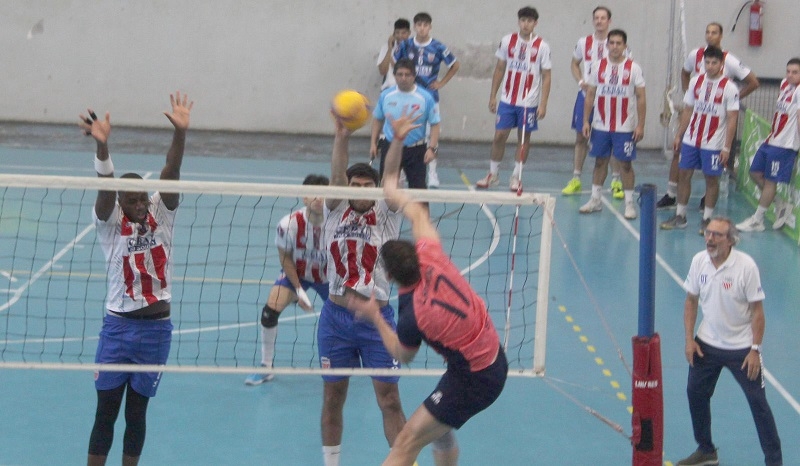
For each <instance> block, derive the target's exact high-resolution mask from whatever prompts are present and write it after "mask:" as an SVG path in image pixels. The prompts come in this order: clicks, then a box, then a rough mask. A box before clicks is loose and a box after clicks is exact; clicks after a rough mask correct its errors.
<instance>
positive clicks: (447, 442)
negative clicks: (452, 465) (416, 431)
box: [433, 429, 458, 451]
mask: <svg viewBox="0 0 800 466" xmlns="http://www.w3.org/2000/svg"><path fill="white" fill-rule="evenodd" d="M457 447H458V441H457V440H456V435H455V434H454V433H453V430H452V429H450V430H449V431H448V432H447V433H446V434H444V435H442V436H441V437H439V438H437V439H436V440H434V441H433V450H434V451H450V450H453V449H455V448H457Z"/></svg>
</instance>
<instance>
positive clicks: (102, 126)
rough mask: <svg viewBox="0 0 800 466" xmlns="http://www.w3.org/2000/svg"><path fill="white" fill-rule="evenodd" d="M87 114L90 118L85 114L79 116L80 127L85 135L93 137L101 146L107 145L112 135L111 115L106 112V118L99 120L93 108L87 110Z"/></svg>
mask: <svg viewBox="0 0 800 466" xmlns="http://www.w3.org/2000/svg"><path fill="white" fill-rule="evenodd" d="M86 113H87V114H88V116H86V115H84V114H83V113H81V114H80V115H78V117H79V118H80V119H81V121H80V123H78V126H79V127H80V129H81V130H83V134H85V135H87V136H91V137H93V138H94V139H95V140H96V141H97V142H98V143H100V144H106V143H107V142H108V135H109V134H111V114H110V113H108V112H106V118H105V119H104V120H98V119H97V115H96V114H95V113H94V111H93V110H92V109H91V108H87V109H86Z"/></svg>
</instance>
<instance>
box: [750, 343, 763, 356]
mask: <svg viewBox="0 0 800 466" xmlns="http://www.w3.org/2000/svg"><path fill="white" fill-rule="evenodd" d="M750 351H755V352H757V353H758V354H761V345H753V346H751V347H750Z"/></svg>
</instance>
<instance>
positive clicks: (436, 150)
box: [428, 146, 439, 154]
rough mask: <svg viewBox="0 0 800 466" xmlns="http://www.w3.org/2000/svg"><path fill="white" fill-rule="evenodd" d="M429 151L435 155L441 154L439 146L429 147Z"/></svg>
mask: <svg viewBox="0 0 800 466" xmlns="http://www.w3.org/2000/svg"><path fill="white" fill-rule="evenodd" d="M428 149H430V150H432V151H433V153H434V154H438V153H439V146H428Z"/></svg>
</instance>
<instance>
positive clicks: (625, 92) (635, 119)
mask: <svg viewBox="0 0 800 466" xmlns="http://www.w3.org/2000/svg"><path fill="white" fill-rule="evenodd" d="M627 44H628V35H627V34H626V33H625V31H623V30H621V29H614V30H613V31H611V32H609V33H608V39H607V47H608V57H606V58H603V59H601V60H600V61H597V62H595V63H593V64H592V69H591V71H590V72H589V75H588V77H587V80H588V81H589V82H588V87H587V90H586V102H585V104H584V107H583V108H584V112H583V135H584V136H585V137H586V138H591V147H592V149H591V154H590V155H591V156H592V157H594V174H593V177H592V196H591V199H589V202H587V203H586V204H584V205H583V206H582V207H581V208H580V209H579V212H580V213H582V214H589V213H592V212H598V211H600V210H601V209H602V208H603V203H602V201H601V190H602V188H603V183H604V182H605V180H606V176H607V174H608V162H609V159H610V158H612V156H613V158H614V159H616V160H617V162H618V163H619V166H620V171H621V175H622V188H623V192H624V195H625V218H626V219H628V220H632V219H634V218H636V215H637V214H636V207H635V206H634V200H633V186H634V184H635V175H634V170H633V161H634V160H636V143H638V142H639V141H641V140H642V138H643V137H644V123H645V118H646V113H647V103H646V100H645V83H644V74H643V73H642V68H641V67H640V66H639V64H638V63H636V62H634V61H633V60H631V59H630V58H626V57H625V50H626V49H627V47H628V45H627ZM592 107H594V109H595V111H594V117H593V118H592V120H591V122H590V120H589V115H591V114H592V111H591V108H592Z"/></svg>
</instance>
